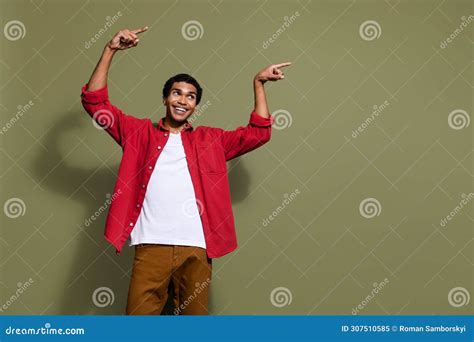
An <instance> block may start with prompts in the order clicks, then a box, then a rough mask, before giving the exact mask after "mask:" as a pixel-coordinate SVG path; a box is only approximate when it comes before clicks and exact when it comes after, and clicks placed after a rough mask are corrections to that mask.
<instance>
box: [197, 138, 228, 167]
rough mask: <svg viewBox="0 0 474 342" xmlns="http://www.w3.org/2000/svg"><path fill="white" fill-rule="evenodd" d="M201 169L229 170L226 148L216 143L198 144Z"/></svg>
mask: <svg viewBox="0 0 474 342" xmlns="http://www.w3.org/2000/svg"><path fill="white" fill-rule="evenodd" d="M196 149H197V156H198V162H199V171H200V172H202V173H223V172H227V164H226V160H225V155H224V149H223V148H222V147H221V146H219V145H217V144H215V143H212V142H210V143H203V142H200V143H198V144H196Z"/></svg>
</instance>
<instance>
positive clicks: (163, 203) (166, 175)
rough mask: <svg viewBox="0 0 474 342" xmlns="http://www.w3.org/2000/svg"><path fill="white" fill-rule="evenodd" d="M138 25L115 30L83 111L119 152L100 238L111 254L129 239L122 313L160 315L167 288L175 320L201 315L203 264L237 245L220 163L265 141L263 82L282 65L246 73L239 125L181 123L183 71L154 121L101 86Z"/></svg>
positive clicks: (188, 103) (193, 94) (190, 83)
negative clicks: (247, 88)
mask: <svg viewBox="0 0 474 342" xmlns="http://www.w3.org/2000/svg"><path fill="white" fill-rule="evenodd" d="M147 29H148V27H144V28H142V29H137V30H122V31H120V32H118V33H117V34H116V35H115V36H114V37H113V38H112V40H110V42H108V43H107V44H106V46H105V48H104V50H103V53H102V56H101V58H100V61H99V62H98V64H97V66H96V68H95V70H94V72H93V74H92V76H91V78H90V80H89V82H88V83H87V84H85V85H84V86H83V87H82V93H81V98H82V104H83V106H84V109H85V110H86V111H87V113H88V114H89V115H90V116H91V117H92V118H93V119H94V120H95V122H96V123H97V124H99V125H100V126H101V127H102V128H103V129H104V130H105V131H106V132H107V133H108V134H109V135H111V136H112V138H113V139H114V140H115V141H116V142H117V143H118V144H119V145H120V146H121V147H122V150H123V156H122V161H121V164H120V168H119V174H118V178H117V182H116V184H115V189H114V194H113V196H112V203H111V204H110V208H109V213H108V215H107V220H106V227H105V234H104V235H105V239H106V240H107V241H108V242H109V243H111V244H112V245H113V246H114V247H115V248H116V252H117V254H119V253H120V252H121V249H122V247H123V245H124V244H125V242H126V240H127V239H129V238H130V243H129V244H130V246H135V258H134V263H133V269H132V277H131V280H130V287H129V292H128V300H127V308H126V313H127V314H129V315H131V314H137V315H145V314H160V313H161V311H162V309H163V307H164V305H165V303H166V302H167V299H168V290H170V292H171V291H172V292H173V303H174V305H175V314H186V315H206V314H208V293H209V286H210V282H211V275H212V274H211V273H212V258H218V257H221V256H223V255H225V254H227V253H229V252H232V251H233V250H234V249H235V248H237V239H236V234H235V227H234V218H233V214H232V206H231V199H230V190H229V183H228V178H227V168H226V161H227V160H230V159H232V158H235V157H238V156H240V155H242V154H244V153H247V152H249V151H251V150H254V149H256V148H257V147H259V146H262V145H263V144H265V143H266V142H267V141H269V140H270V136H271V126H272V123H273V117H272V116H271V115H270V114H269V111H268V107H267V103H266V97H265V91H264V83H265V82H267V81H276V80H280V79H283V78H284V75H283V72H282V71H281V69H280V68H282V67H285V66H288V65H290V64H291V63H281V64H276V65H271V66H269V67H267V68H265V69H263V70H262V71H260V72H259V73H258V74H257V75H256V76H255V77H254V80H253V86H254V93H255V108H254V110H253V111H252V113H251V115H250V121H249V123H248V125H247V126H242V127H239V128H237V129H236V130H223V129H221V128H214V127H203V126H201V127H197V128H194V127H193V126H192V125H191V124H190V123H189V122H188V120H187V119H188V117H189V116H190V115H191V114H192V113H193V111H194V110H195V108H196V106H197V105H198V104H199V102H200V100H201V96H202V88H201V87H200V85H199V83H198V82H197V81H196V80H195V79H194V78H193V77H191V76H190V75H187V74H178V75H176V76H174V77H172V78H170V79H169V80H168V81H167V82H166V83H165V85H164V87H163V104H164V106H165V107H166V116H165V117H164V118H161V119H160V121H159V122H158V124H157V125H154V124H153V123H152V122H151V120H150V119H148V118H145V119H139V118H136V117H134V116H132V115H128V114H125V113H124V112H122V111H121V110H120V109H119V108H117V107H115V106H114V105H112V104H111V103H110V101H109V97H108V88H107V76H108V71H109V67H110V64H111V62H112V58H113V56H114V55H115V53H116V52H117V51H119V50H125V49H128V48H131V47H135V46H137V44H138V42H139V38H138V34H140V33H143V32H145V31H146V30H147Z"/></svg>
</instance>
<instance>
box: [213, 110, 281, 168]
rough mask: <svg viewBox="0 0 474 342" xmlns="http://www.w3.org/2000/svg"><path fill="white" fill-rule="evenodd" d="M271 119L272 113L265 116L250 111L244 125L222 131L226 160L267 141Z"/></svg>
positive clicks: (269, 136) (272, 119)
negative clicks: (247, 120)
mask: <svg viewBox="0 0 474 342" xmlns="http://www.w3.org/2000/svg"><path fill="white" fill-rule="evenodd" d="M273 121H274V118H273V116H272V115H269V117H268V118H265V117H263V116H260V115H259V114H257V113H256V112H255V111H252V113H251V114H250V120H249V123H248V124H247V125H246V126H241V127H238V128H237V129H235V130H230V131H226V130H224V131H222V135H221V138H222V146H223V147H224V152H225V157H226V160H230V159H232V158H236V157H238V156H241V155H243V154H245V153H247V152H250V151H252V150H254V149H256V148H258V147H260V146H262V145H263V144H265V143H267V142H268V141H269V140H270V138H271V133H272V124H273Z"/></svg>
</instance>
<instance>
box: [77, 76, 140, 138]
mask: <svg viewBox="0 0 474 342" xmlns="http://www.w3.org/2000/svg"><path fill="white" fill-rule="evenodd" d="M87 88H88V84H85V85H84V86H82V89H81V102H82V106H83V107H84V109H85V110H86V112H87V113H88V114H89V115H90V116H91V118H92V119H93V120H94V121H95V122H96V123H97V125H98V126H100V127H101V128H103V129H104V130H105V131H106V132H107V133H108V134H109V135H110V136H111V137H112V138H113V139H114V140H115V141H116V142H117V143H118V144H119V145H120V146H122V147H123V146H124V144H125V141H126V139H127V132H128V130H129V127H130V121H132V120H138V119H137V118H135V117H133V116H131V115H128V114H125V113H124V112H123V111H122V110H120V109H119V108H117V107H116V106H114V105H112V104H111V103H110V101H109V93H108V88H107V86H105V87H104V88H101V89H97V90H94V91H88V90H87Z"/></svg>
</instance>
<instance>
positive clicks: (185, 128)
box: [158, 117, 194, 131]
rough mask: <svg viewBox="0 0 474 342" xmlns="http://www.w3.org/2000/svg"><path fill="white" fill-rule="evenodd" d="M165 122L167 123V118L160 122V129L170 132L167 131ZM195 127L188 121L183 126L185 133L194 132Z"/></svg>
mask: <svg viewBox="0 0 474 342" xmlns="http://www.w3.org/2000/svg"><path fill="white" fill-rule="evenodd" d="M164 122H165V117H162V118H161V119H160V121H158V128H159V129H161V130H162V131H169V129H167V128H166V127H165V126H164ZM193 128H194V127H193V125H191V124H190V123H189V122H188V120H186V123H185V124H184V125H183V131H185V130H189V131H192V130H193Z"/></svg>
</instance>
